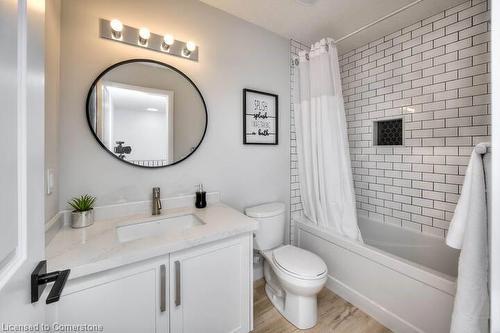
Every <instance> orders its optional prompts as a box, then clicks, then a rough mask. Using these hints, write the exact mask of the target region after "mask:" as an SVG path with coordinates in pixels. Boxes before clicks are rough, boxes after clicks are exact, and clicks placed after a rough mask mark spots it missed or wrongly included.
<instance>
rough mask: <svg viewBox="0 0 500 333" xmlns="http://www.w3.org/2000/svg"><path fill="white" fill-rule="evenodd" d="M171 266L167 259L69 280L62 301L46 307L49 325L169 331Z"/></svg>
mask: <svg viewBox="0 0 500 333" xmlns="http://www.w3.org/2000/svg"><path fill="white" fill-rule="evenodd" d="M168 264H169V263H168V256H165V257H163V258H162V260H153V261H148V262H146V263H136V264H130V265H127V266H123V267H120V268H117V269H112V270H109V271H104V272H100V273H96V274H92V275H88V276H84V277H81V278H76V279H73V280H69V281H68V282H67V283H66V286H65V287H64V290H63V293H62V295H61V298H60V300H59V301H58V302H56V303H53V304H49V305H48V306H47V322H48V323H51V324H53V323H59V324H64V325H66V324H72V325H80V324H86V325H102V327H103V328H104V332H106V333H108V332H109V333H124V332H142V333H159V332H168V324H169V323H168V308H167V302H166V300H167V299H168V298H167V297H168V288H167V286H168ZM162 292H164V298H162ZM162 303H164V304H165V307H163V306H162ZM54 331H58V330H57V328H56V329H55V330H54ZM62 332H65V330H62Z"/></svg>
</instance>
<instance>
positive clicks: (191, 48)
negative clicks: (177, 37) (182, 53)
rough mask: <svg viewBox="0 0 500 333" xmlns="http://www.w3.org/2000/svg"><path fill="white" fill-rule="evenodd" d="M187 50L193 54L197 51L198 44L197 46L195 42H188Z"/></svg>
mask: <svg viewBox="0 0 500 333" xmlns="http://www.w3.org/2000/svg"><path fill="white" fill-rule="evenodd" d="M186 49H188V51H191V52H193V51H194V50H196V44H195V42H192V41H188V42H187V43H186Z"/></svg>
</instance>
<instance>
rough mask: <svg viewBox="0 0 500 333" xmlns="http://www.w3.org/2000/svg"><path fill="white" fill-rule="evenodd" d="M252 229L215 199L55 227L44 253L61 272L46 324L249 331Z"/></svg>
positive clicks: (247, 220) (113, 329)
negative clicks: (64, 277)
mask: <svg viewBox="0 0 500 333" xmlns="http://www.w3.org/2000/svg"><path fill="white" fill-rule="evenodd" d="M256 229H257V222H255V221H254V220H253V219H250V218H248V217H246V216H244V215H243V214H241V213H240V212H238V211H236V210H234V209H232V208H230V207H228V206H226V205H224V204H222V203H214V204H211V205H209V206H208V207H207V208H205V209H202V210H197V209H195V208H190V207H189V208H188V207H180V208H171V209H165V210H164V212H162V214H161V215H159V216H147V215H146V214H137V215H134V216H128V217H118V218H110V219H107V220H102V221H97V222H96V223H95V224H94V225H93V226H91V227H89V228H86V229H71V228H70V227H69V226H67V225H64V226H63V227H62V228H61V230H59V232H58V233H57V234H56V235H55V237H54V239H53V240H52V241H51V242H50V243H49V244H48V245H47V249H46V251H47V260H48V262H49V268H50V270H62V269H68V268H69V269H71V274H70V277H69V280H68V282H67V284H66V286H65V288H64V290H63V293H62V295H61V298H60V300H59V301H58V302H56V303H53V304H50V305H48V306H47V321H48V322H58V323H65V324H76V325H78V324H95V325H102V327H103V328H104V331H105V332H144V333H146V332H162V333H163V332H172V333H173V332H185V333H187V332H193V333H197V332H217V333H223V332H249V331H250V330H251V329H252V321H253V313H252V280H253V279H252V250H253V244H252V242H253V240H252V238H253V237H252V234H253V231H254V230H256Z"/></svg>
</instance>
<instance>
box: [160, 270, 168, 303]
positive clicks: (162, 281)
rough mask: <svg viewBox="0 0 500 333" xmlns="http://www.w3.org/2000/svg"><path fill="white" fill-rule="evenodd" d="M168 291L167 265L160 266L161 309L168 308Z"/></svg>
mask: <svg viewBox="0 0 500 333" xmlns="http://www.w3.org/2000/svg"><path fill="white" fill-rule="evenodd" d="M166 293H167V269H166V267H165V265H161V266H160V311H161V312H165V310H166V309H167V305H166V304H167V301H166V299H165V297H166V296H165V294H166Z"/></svg>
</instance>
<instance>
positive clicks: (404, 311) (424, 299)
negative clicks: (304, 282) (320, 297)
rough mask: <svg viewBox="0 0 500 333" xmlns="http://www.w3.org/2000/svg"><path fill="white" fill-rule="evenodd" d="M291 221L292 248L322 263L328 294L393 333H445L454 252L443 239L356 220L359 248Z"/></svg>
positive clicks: (306, 223)
mask: <svg viewBox="0 0 500 333" xmlns="http://www.w3.org/2000/svg"><path fill="white" fill-rule="evenodd" d="M294 221H295V225H296V229H295V232H296V238H295V240H296V243H297V245H298V246H299V247H301V248H304V249H307V250H309V251H311V252H314V253H316V254H318V255H319V256H320V257H321V258H323V260H324V261H325V262H326V264H327V266H328V281H327V284H326V287H327V288H328V289H330V290H332V291H333V292H335V293H336V294H337V295H339V296H340V297H342V298H344V299H346V300H347V301H349V302H350V303H352V304H354V305H355V306H357V307H358V308H360V309H361V310H363V311H364V312H366V313H368V314H369V315H371V316H372V317H374V318H375V319H376V320H377V321H379V322H380V323H382V324H383V325H385V326H386V327H388V328H389V329H391V330H393V331H394V332H426V333H427V332H428V333H443V332H449V329H450V320H451V312H452V308H453V299H454V295H455V289H456V275H457V265H458V255H459V252H458V251H457V250H454V249H451V248H449V247H447V246H446V244H445V243H444V240H443V239H440V238H437V237H433V236H427V235H424V234H421V233H418V232H415V231H411V230H406V229H402V228H399V227H396V226H392V225H388V224H382V223H379V222H374V221H370V220H367V219H364V218H360V221H359V226H360V229H361V233H362V235H363V239H364V242H365V243H364V244H361V243H357V242H353V241H350V240H348V239H346V238H344V237H342V236H337V235H335V234H333V233H331V232H328V231H327V230H325V229H324V228H320V227H317V226H316V225H313V224H312V223H310V222H309V221H308V220H307V219H306V218H304V217H299V218H294Z"/></svg>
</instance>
